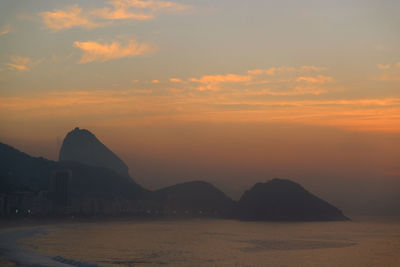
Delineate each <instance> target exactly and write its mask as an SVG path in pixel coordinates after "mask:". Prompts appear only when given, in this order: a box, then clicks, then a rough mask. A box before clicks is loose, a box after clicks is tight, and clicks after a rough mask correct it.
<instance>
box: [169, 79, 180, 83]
mask: <svg viewBox="0 0 400 267" xmlns="http://www.w3.org/2000/svg"><path fill="white" fill-rule="evenodd" d="M169 81H170V82H171V83H181V82H183V80H182V79H179V78H170V79H169Z"/></svg>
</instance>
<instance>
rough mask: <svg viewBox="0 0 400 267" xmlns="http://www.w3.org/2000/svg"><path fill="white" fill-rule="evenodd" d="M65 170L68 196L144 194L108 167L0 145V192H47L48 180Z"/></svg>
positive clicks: (134, 184) (128, 197) (131, 197)
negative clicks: (58, 159)
mask: <svg viewBox="0 0 400 267" xmlns="http://www.w3.org/2000/svg"><path fill="white" fill-rule="evenodd" d="M65 170H68V171H70V172H71V173H72V178H71V181H70V183H69V193H70V194H71V197H80V196H85V197H94V198H101V197H106V196H107V197H118V198H126V199H137V198H139V197H141V196H142V195H144V194H147V192H148V190H146V189H144V188H143V187H141V186H140V185H138V184H137V183H135V182H134V181H133V180H132V179H131V178H129V177H125V176H122V175H119V174H117V173H116V172H115V171H113V170H111V169H108V168H104V167H94V166H88V165H84V164H81V163H78V162H56V161H51V160H47V159H44V158H42V157H39V158H35V157H31V156H29V155H27V154H25V153H23V152H20V151H19V150H17V149H15V148H13V147H11V146H8V145H6V144H3V143H0V193H12V192H15V191H26V190H28V191H51V190H52V189H51V181H50V180H51V177H52V176H53V174H54V173H55V172H57V171H65Z"/></svg>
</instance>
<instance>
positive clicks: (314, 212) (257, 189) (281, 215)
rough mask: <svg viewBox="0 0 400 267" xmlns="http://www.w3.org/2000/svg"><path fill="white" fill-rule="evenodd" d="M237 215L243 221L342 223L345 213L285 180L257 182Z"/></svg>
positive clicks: (240, 203) (243, 201)
mask: <svg viewBox="0 0 400 267" xmlns="http://www.w3.org/2000/svg"><path fill="white" fill-rule="evenodd" d="M236 215H237V217H238V218H239V219H242V220H263V221H343V220H348V218H347V217H346V216H344V215H343V213H342V212H341V211H340V210H339V209H337V208H336V207H334V206H332V205H331V204H329V203H328V202H326V201H324V200H322V199H320V198H318V197H316V196H314V195H313V194H311V193H310V192H308V191H307V190H305V189H304V188H303V187H302V186H301V185H299V184H297V183H295V182H292V181H290V180H286V179H273V180H271V181H269V182H266V183H257V184H255V185H254V186H253V187H252V188H251V189H250V190H248V191H246V192H245V193H244V194H243V196H242V197H241V198H240V200H239V202H238V209H237V212H236Z"/></svg>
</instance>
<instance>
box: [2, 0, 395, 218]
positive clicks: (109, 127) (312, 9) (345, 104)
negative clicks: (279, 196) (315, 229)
mask: <svg viewBox="0 0 400 267" xmlns="http://www.w3.org/2000/svg"><path fill="white" fill-rule="evenodd" d="M399 8H400V4H399V2H398V1H391V0H387V1H365V2H361V1H355V0H350V1H344V0H343V1H334V2H333V1H332V2H327V1H312V0H306V1H301V3H300V2H299V1H283V2H277V1H275V2H273V1H261V0H260V1H259V0H254V1H249V2H247V1H245V2H243V1H236V0H235V1H227V0H219V1H208V0H207V1H201V3H199V2H198V1H183V0H182V1H163V0H160V1H158V0H157V1H145V0H143V1H142V0H107V1H75V2H74V3H70V2H69V1H50V0H37V1H30V2H29V3H24V4H22V3H19V2H18V1H12V0H7V1H2V2H1V3H0V141H2V142H5V143H8V144H10V145H13V146H15V147H17V148H18V149H21V150H23V151H26V152H28V153H30V154H33V155H35V156H45V157H47V158H50V159H54V160H56V159H57V153H58V149H59V146H60V144H61V142H62V139H63V137H64V136H65V134H66V133H67V132H68V131H70V130H71V129H73V128H74V127H76V126H79V127H81V128H87V129H89V130H91V131H93V132H94V133H95V134H96V135H97V136H98V137H99V138H100V139H101V140H102V141H103V142H104V143H105V144H106V145H107V146H109V147H110V148H111V149H112V150H113V151H115V152H116V153H117V154H118V155H121V157H122V158H123V159H124V160H125V161H126V162H127V164H128V165H129V167H130V170H131V174H132V176H133V178H134V179H135V180H137V181H138V182H140V183H142V184H143V185H145V186H149V187H151V188H156V187H160V186H164V185H169V184H171V183H174V182H181V181H186V180H192V179H204V180H209V181H212V182H214V183H216V184H217V185H219V186H220V187H221V188H223V189H224V190H225V191H227V192H228V193H229V194H231V195H232V196H235V197H237V196H238V195H240V193H241V192H242V191H243V190H245V189H246V188H247V187H249V186H250V185H251V184H252V183H254V182H257V181H260V180H266V179H270V178H273V177H282V178H285V177H286V178H292V179H295V180H297V181H300V182H302V183H304V184H305V185H307V186H309V187H311V188H313V189H315V190H316V192H317V193H318V192H319V193H320V194H322V195H323V196H325V197H327V198H328V199H331V200H333V201H335V202H337V203H339V204H342V205H344V206H346V207H350V208H351V207H353V208H354V207H355V208H354V209H356V208H357V207H358V208H360V207H361V206H362V203H363V201H372V200H373V199H380V201H378V204H376V205H377V206H376V207H375V209H376V210H380V209H381V210H382V209H384V208H382V207H385V206H389V207H392V209H394V208H393V207H398V206H396V205H397V204H399V205H400V199H399V198H400V197H399V196H400V192H399V190H400V189H398V190H396V188H400V186H399V185H400V175H399V173H400V160H398V159H399V158H400V91H399V90H400V55H399V50H398V47H400V35H399V32H400V29H399V25H400V21H399V16H398V14H397V13H396V12H395V11H397V10H399ZM377 181H379V182H380V183H381V184H380V185H379V184H377ZM345 184H348V185H349V187H348V188H343V185H345ZM360 184H363V186H364V189H363V192H365V195H362V194H361V193H360V192H359V189H358V188H359V187H360ZM334 189H335V190H334ZM338 190H339V191H340V190H343V192H344V193H343V195H341V194H340V193H337V191H338ZM335 192H336V193H335ZM356 193H357V194H360V195H358V197H357V199H358V200H357V201H358V203H359V204H357V205H358V206H357V205H356V204H354V203H355V202H357V201H355V200H354V199H353V202H352V197H351V196H354V195H357V194H356ZM367 193H368V194H367ZM367 195H369V196H373V197H369V198H368V197H367ZM354 201H355V202H354ZM352 203H353V204H352ZM379 203H380V204H379ZM385 203H386V204H385ZM387 203H390V205H388V204H387ZM371 205H372V204H371ZM379 205H381V206H379ZM388 209H390V208H388ZM399 210H400V209H399ZM388 213H390V212H388Z"/></svg>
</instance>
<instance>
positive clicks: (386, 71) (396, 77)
mask: <svg viewBox="0 0 400 267" xmlns="http://www.w3.org/2000/svg"><path fill="white" fill-rule="evenodd" d="M377 66H378V69H379V70H380V74H379V75H378V76H377V77H375V78H374V80H380V81H389V82H398V81H400V62H397V63H394V64H393V65H390V64H378V65H377Z"/></svg>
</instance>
